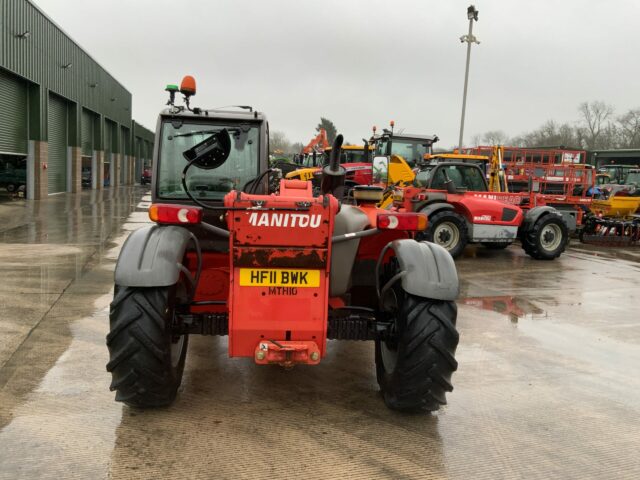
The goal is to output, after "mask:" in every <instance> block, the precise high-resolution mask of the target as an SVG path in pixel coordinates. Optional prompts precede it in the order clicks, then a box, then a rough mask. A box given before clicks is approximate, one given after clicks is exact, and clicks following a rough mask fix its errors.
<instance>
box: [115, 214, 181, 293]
mask: <svg viewBox="0 0 640 480" xmlns="http://www.w3.org/2000/svg"><path fill="white" fill-rule="evenodd" d="M192 241H193V237H192V236H191V233H190V232H189V231H188V230H187V229H185V228H182V227H176V226H171V225H163V226H159V225H152V226H149V227H144V228H141V229H139V230H136V231H134V232H133V233H132V234H131V235H129V238H127V240H126V242H124V245H123V246H122V250H121V251H120V256H119V257H118V263H117V264H116V272H115V283H116V285H120V286H125V287H168V286H170V285H174V284H175V283H176V282H177V281H178V278H179V276H180V266H181V263H182V259H183V257H184V253H185V250H186V249H187V246H188V245H189V242H192Z"/></svg>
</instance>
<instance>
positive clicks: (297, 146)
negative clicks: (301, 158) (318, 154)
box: [289, 142, 304, 153]
mask: <svg viewBox="0 0 640 480" xmlns="http://www.w3.org/2000/svg"><path fill="white" fill-rule="evenodd" d="M303 148H304V143H302V142H296V143H294V144H292V145H291V149H290V150H289V153H300V152H301V151H302V149H303Z"/></svg>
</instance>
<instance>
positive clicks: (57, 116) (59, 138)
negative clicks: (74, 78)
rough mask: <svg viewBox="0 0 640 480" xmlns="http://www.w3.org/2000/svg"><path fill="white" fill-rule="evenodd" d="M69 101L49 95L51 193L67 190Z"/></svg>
mask: <svg viewBox="0 0 640 480" xmlns="http://www.w3.org/2000/svg"><path fill="white" fill-rule="evenodd" d="M67 125H68V111H67V103H66V102H65V101H64V100H62V99H61V98H59V97H56V96H54V95H49V160H48V162H47V163H48V167H47V168H48V172H49V174H48V179H49V194H52V193H59V192H66V191H67V144H68V142H67V139H68V136H67Z"/></svg>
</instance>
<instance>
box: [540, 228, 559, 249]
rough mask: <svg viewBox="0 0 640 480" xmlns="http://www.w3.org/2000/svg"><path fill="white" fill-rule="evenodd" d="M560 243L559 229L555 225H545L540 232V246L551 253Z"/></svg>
mask: <svg viewBox="0 0 640 480" xmlns="http://www.w3.org/2000/svg"><path fill="white" fill-rule="evenodd" d="M561 242H562V232H561V230H560V227H559V226H558V225H555V224H549V225H545V227H544V228H543V229H542V232H540V244H541V246H542V248H544V249H545V250H547V251H553V250H555V249H556V248H558V247H559V246H560V243H561Z"/></svg>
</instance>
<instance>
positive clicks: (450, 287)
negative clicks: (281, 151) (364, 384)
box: [107, 77, 458, 410]
mask: <svg viewBox="0 0 640 480" xmlns="http://www.w3.org/2000/svg"><path fill="white" fill-rule="evenodd" d="M167 89H168V91H169V94H170V101H169V108H167V109H166V110H164V111H163V112H162V113H161V114H160V116H159V119H158V124H157V128H156V139H155V146H154V158H153V175H152V182H151V190H152V205H151V207H150V208H149V216H150V218H151V220H153V221H154V222H155V225H152V226H148V227H144V228H141V229H139V230H136V231H134V232H133V233H132V234H131V235H130V236H129V238H128V239H127V241H126V242H125V244H124V245H123V247H122V250H121V253H120V256H119V258H118V262H117V265H116V271H115V288H114V298H113V302H112V303H111V310H110V331H109V334H108V335H107V346H108V348H109V355H110V360H109V363H108V364H107V370H108V371H109V372H111V374H112V383H111V390H114V391H116V400H118V401H122V402H124V403H126V404H127V405H130V406H133V407H156V406H165V405H169V404H171V403H172V402H173V400H174V399H175V397H176V394H177V391H178V387H179V386H180V383H181V380H182V374H183V370H184V366H185V358H186V355H187V345H188V339H189V336H190V335H226V336H228V345H229V355H230V356H231V357H249V358H252V359H253V360H254V362H255V363H256V364H259V365H269V364H271V365H280V366H284V367H292V366H294V365H298V364H302V365H317V364H318V363H320V362H321V361H322V359H323V358H324V357H325V355H327V342H328V340H330V339H337V340H366V341H373V342H375V365H376V376H377V380H378V384H379V386H380V390H381V392H382V394H383V398H384V401H385V403H386V405H387V406H388V407H389V408H393V409H398V410H436V409H438V408H439V407H440V405H442V404H444V403H445V401H446V399H445V394H446V392H450V391H451V390H452V388H453V387H452V385H451V376H452V374H453V372H454V371H455V370H456V368H457V363H456V360H455V357H454V354H455V350H456V346H457V343H458V333H457V331H456V327H455V322H456V304H455V302H454V300H455V299H456V297H457V295H458V279H457V273H456V269H455V264H454V262H453V260H452V258H451V256H450V255H449V254H448V253H447V252H446V250H445V249H443V248H442V247H440V246H438V245H435V244H433V243H427V242H417V241H415V240H413V239H412V238H411V237H412V236H413V235H414V233H415V232H417V231H421V230H423V229H424V228H425V227H426V222H427V217H426V216H425V215H424V214H421V213H413V212H406V213H400V212H389V211H386V210H381V209H379V208H377V207H376V205H375V202H372V201H371V200H370V199H368V198H367V196H366V195H364V196H358V195H356V198H355V199H354V201H355V205H345V204H342V205H341V204H340V202H339V200H338V199H340V198H342V194H343V189H344V182H345V171H344V169H343V168H342V167H340V165H339V155H340V150H341V143H342V136H341V135H339V136H338V137H337V138H336V142H335V143H334V145H333V149H332V154H331V161H330V162H329V164H328V165H327V166H326V167H325V168H324V169H323V175H322V179H321V185H320V195H318V196H314V195H313V191H312V186H311V183H310V182H304V181H300V180H283V181H281V182H280V186H279V192H278V193H277V194H274V193H271V192H270V191H269V182H268V179H267V177H268V175H269V173H270V172H269V169H268V168H267V145H268V133H267V132H268V126H267V120H266V118H265V116H264V115H263V114H262V113H259V112H257V111H253V110H252V109H251V110H249V111H241V112H236V111H228V110H227V111H225V110H203V109H199V108H193V109H191V108H190V106H189V99H190V98H191V96H192V95H194V94H195V81H194V80H193V79H192V78H191V77H185V80H184V81H183V84H182V85H181V87H180V89H178V87H176V86H169V87H167ZM178 90H179V91H180V92H182V93H183V95H184V97H185V106H176V105H175V104H174V100H175V94H176V92H177V91H178ZM187 388H188V387H187Z"/></svg>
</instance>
